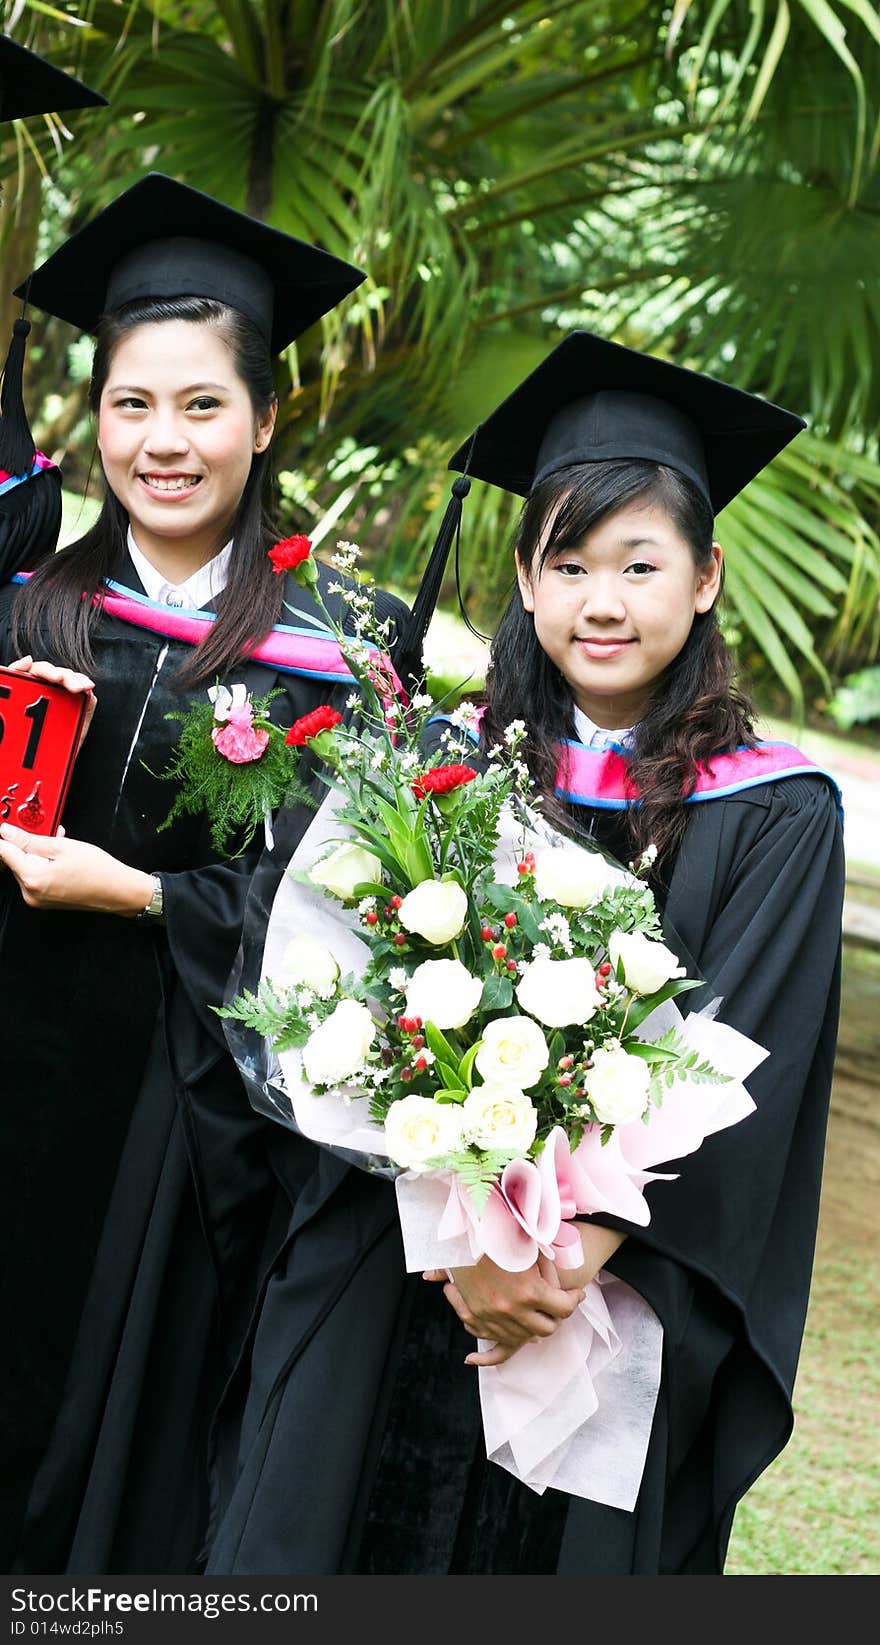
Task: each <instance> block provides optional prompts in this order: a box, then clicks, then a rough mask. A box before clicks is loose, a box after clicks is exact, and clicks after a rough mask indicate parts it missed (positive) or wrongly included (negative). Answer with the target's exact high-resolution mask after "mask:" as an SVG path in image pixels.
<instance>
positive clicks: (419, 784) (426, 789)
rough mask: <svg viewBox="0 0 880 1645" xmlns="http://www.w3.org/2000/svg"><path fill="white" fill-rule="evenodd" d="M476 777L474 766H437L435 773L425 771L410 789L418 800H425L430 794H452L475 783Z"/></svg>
mask: <svg viewBox="0 0 880 1645" xmlns="http://www.w3.org/2000/svg"><path fill="white" fill-rule="evenodd" d="M476 775H477V773H476V771H475V770H474V768H473V766H472V765H437V766H435V767H434V769H433V771H423V772H422V775H421V776H420V777H416V780H415V782H414V783H411V784H410V787H411V789H412V791H413V793H414V795H415V797H416V799H417V800H424V799H427V796H428V795H429V794H451V793H452V791H453V789H455V788H461V787H462V786H463V785H464V783H470V782H473V780H474V778H475V776H476Z"/></svg>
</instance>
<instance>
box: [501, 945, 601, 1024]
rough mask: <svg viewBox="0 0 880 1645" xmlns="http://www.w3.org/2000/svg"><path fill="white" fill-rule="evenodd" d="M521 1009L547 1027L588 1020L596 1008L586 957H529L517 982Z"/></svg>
mask: <svg viewBox="0 0 880 1645" xmlns="http://www.w3.org/2000/svg"><path fill="white" fill-rule="evenodd" d="M516 997H517V999H518V1000H519V1003H520V1005H521V1006H522V1008H523V1010H524V1011H528V1013H529V1015H530V1016H532V1017H537V1019H538V1021H539V1022H543V1023H544V1024H545V1026H546V1027H547V1028H568V1027H569V1026H571V1025H573V1024H576V1023H584V1022H589V1020H590V1018H591V1017H592V1016H593V1014H594V1012H595V1010H596V977H595V973H594V971H593V967H592V966H591V964H590V962H589V960H552V959H545V958H544V957H542V958H541V959H537V960H532V962H531V964H530V965H527V966H526V969H525V971H524V972H523V974H522V977H521V979H520V981H519V982H518V983H517V988H516Z"/></svg>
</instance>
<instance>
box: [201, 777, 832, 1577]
mask: <svg viewBox="0 0 880 1645" xmlns="http://www.w3.org/2000/svg"><path fill="white" fill-rule="evenodd" d="M581 817H582V819H584V818H586V819H587V820H589V822H590V823H591V825H592V828H593V832H594V834H595V836H596V838H597V840H598V841H599V842H600V843H603V844H605V845H606V846H607V848H608V849H610V850H616V852H617V854H618V855H625V854H626V852H625V846H623V845H622V840H621V832H620V823H619V820H616V819H615V817H614V815H613V814H609V813H608V812H595V813H584V812H582V813H581ZM842 894H843V853H842V840H841V831H840V826H839V821H838V817H837V812H836V806H835V801H834V798H833V795H832V793H831V790H830V788H829V786H828V784H827V783H826V781H825V780H824V779H823V778H822V777H821V776H818V775H817V776H808V777H797V778H788V779H785V780H784V781H779V782H776V783H772V784H767V785H763V786H761V787H756V788H754V789H750V790H748V791H746V792H744V793H741V794H737V795H733V796H729V797H726V798H716V799H713V800H711V801H708V802H700V803H698V804H695V805H693V806H692V807H691V808H690V810H689V822H688V828H687V833H686V836H685V839H684V842H683V844H682V847H681V849H680V851H679V854H678V857H677V860H676V863H675V867H674V871H673V873H672V876H671V883H670V886H669V891H668V896H667V897H666V906H665V914H666V920H667V925H668V930H669V934H670V938H671V937H672V935H673V934H674V935H675V936H676V937H677V938H678V940H679V941H680V942H683V944H684V950H685V951H686V952H687V953H688V955H689V957H690V959H691V961H692V962H693V964H695V965H696V966H697V967H698V968H699V971H700V973H701V974H702V975H704V976H705V977H706V978H707V979H708V983H707V986H706V991H705V993H704V991H702V990H701V991H700V992H695V993H694V994H693V995H692V996H690V999H691V1000H693V1001H695V1002H696V1004H697V1005H699V1004H700V1003H702V1002H703V1000H704V999H705V998H712V997H713V996H714V995H715V994H721V995H722V996H723V998H724V1005H723V1007H722V1015H723V1018H724V1020H726V1021H728V1022H730V1023H731V1024H732V1025H733V1026H734V1027H736V1028H738V1029H739V1030H741V1031H742V1032H744V1033H745V1034H747V1035H749V1036H750V1037H752V1038H754V1039H756V1040H758V1041H760V1042H761V1043H762V1044H763V1045H764V1046H766V1047H767V1048H768V1049H769V1051H770V1057H769V1058H768V1060H767V1061H766V1062H765V1063H764V1064H763V1065H762V1066H761V1067H760V1068H759V1069H758V1070H757V1071H756V1072H755V1074H753V1075H752V1076H751V1078H750V1080H749V1087H750V1090H751V1092H752V1095H753V1096H754V1099H755V1102H756V1105H757V1109H756V1112H755V1113H754V1114H752V1115H751V1116H749V1117H748V1118H747V1119H746V1120H744V1121H743V1122H741V1124H739V1125H737V1126H734V1127H732V1128H731V1129H729V1130H727V1131H723V1132H721V1133H719V1134H718V1135H717V1136H716V1137H712V1138H709V1139H708V1140H707V1141H706V1142H705V1143H704V1144H703V1147H702V1148H701V1149H700V1150H699V1151H698V1153H696V1154H695V1155H692V1156H690V1157H688V1158H687V1159H685V1160H683V1161H681V1162H679V1164H678V1169H679V1171H680V1176H679V1180H678V1181H677V1182H674V1183H657V1184H655V1185H653V1186H652V1187H649V1188H648V1190H647V1197H648V1200H649V1204H650V1206H651V1222H650V1224H649V1225H648V1227H647V1228H644V1229H643V1228H636V1227H629V1226H628V1225H627V1224H626V1223H624V1222H621V1221H619V1220H618V1219H614V1218H611V1217H596V1218H595V1219H594V1220H595V1221H597V1222H602V1223H605V1224H610V1225H613V1226H618V1227H622V1228H624V1229H626V1230H627V1232H628V1233H629V1238H628V1239H627V1240H626V1241H624V1243H623V1245H622V1246H621V1247H620V1249H619V1250H618V1251H617V1252H616V1253H615V1255H614V1257H613V1258H612V1259H611V1260H610V1262H609V1263H608V1265H607V1266H608V1268H609V1269H610V1270H611V1271H613V1272H614V1273H616V1274H618V1275H620V1276H621V1277H622V1278H623V1279H625V1280H627V1281H628V1282H629V1284H631V1285H632V1286H633V1287H635V1289H637V1290H638V1291H639V1292H640V1293H641V1294H642V1295H643V1296H644V1297H645V1298H646V1299H647V1301H648V1302H649V1303H650V1305H651V1306H652V1307H653V1308H654V1310H655V1312H656V1313H657V1314H658V1316H659V1318H660V1320H661V1321H662V1324H663V1328H664V1355H663V1372H662V1379H661V1388H660V1396H659V1399H658V1405H657V1411H656V1416H655V1420H654V1426H653V1430H652V1435H651V1441H650V1445H649V1451H648V1457H647V1462H646V1467H645V1472H644V1476H643V1480H642V1486H641V1490H640V1493H639V1498H638V1502H637V1505H636V1508H635V1510H634V1512H633V1513H631V1514H629V1513H625V1512H623V1511H622V1510H619V1509H614V1508H608V1507H605V1506H602V1505H600V1504H596V1503H593V1502H587V1501H583V1500H581V1499H577V1498H573V1497H570V1496H567V1495H565V1494H564V1493H561V1492H556V1491H553V1490H548V1491H547V1492H546V1493H545V1494H544V1495H543V1497H538V1496H537V1495H535V1493H533V1492H531V1491H529V1490H528V1489H527V1488H526V1487H525V1486H523V1485H521V1484H520V1483H519V1482H517V1481H515V1480H513V1479H512V1477H511V1476H510V1475H508V1474H507V1473H506V1472H505V1471H504V1470H502V1469H500V1468H498V1467H497V1466H496V1465H495V1464H492V1463H487V1461H486V1460H485V1451H484V1449H483V1443H482V1433H481V1428H480V1418H479V1409H478V1399H477V1385H476V1376H475V1373H474V1371H473V1370H471V1369H470V1368H467V1367H465V1366H464V1365H463V1364H462V1361H463V1359H464V1356H465V1353H466V1352H468V1351H469V1350H470V1349H471V1348H472V1346H473V1341H472V1339H471V1338H470V1337H468V1336H467V1335H466V1334H465V1333H464V1331H463V1330H462V1328H461V1327H460V1325H459V1323H458V1321H457V1319H456V1318H455V1316H454V1314H453V1312H452V1310H451V1309H450V1308H449V1307H448V1304H447V1303H446V1301H445V1298H443V1296H442V1292H441V1290H440V1288H439V1287H435V1286H432V1285H430V1286H429V1285H427V1284H426V1283H425V1282H424V1281H422V1280H421V1278H420V1277H419V1276H409V1277H407V1276H406V1275H405V1274H404V1271H403V1262H402V1254H401V1246H400V1238H399V1234H398V1229H397V1216H396V1208H395V1201H394V1195H393V1190H392V1188H391V1185H390V1184H388V1183H387V1182H385V1181H377V1180H374V1179H373V1178H371V1177H370V1176H368V1175H367V1174H366V1173H365V1172H363V1171H360V1170H358V1169H356V1168H352V1167H347V1166H345V1165H344V1164H342V1163H341V1162H340V1161H339V1160H337V1159H335V1158H332V1157H331V1156H330V1155H329V1154H327V1153H322V1155H321V1158H320V1163H319V1167H318V1169H317V1171H316V1173H315V1176H314V1177H313V1179H312V1180H311V1181H310V1183H309V1184H308V1185H307V1187H306V1188H305V1189H304V1190H302V1189H301V1190H300V1191H299V1192H298V1196H297V1199H296V1204H295V1206H294V1209H293V1214H292V1218H291V1224H290V1230H289V1237H288V1241H287V1244H286V1248H285V1251H284V1253H283V1260H280V1261H279V1262H278V1263H277V1265H276V1266H275V1268H274V1270H273V1271H272V1273H271V1275H270V1276H269V1278H268V1281H267V1284H266V1286H265V1288H264V1291H263V1296H262V1306H261V1309H260V1311H259V1313H258V1315H257V1316H256V1323H255V1328H254V1330H253V1332H252V1336H251V1338H250V1340H249V1344H248V1353H247V1354H246V1356H244V1357H243V1359H242V1362H241V1364H240V1366H239V1369H238V1372H237V1377H236V1379H235V1381H234V1382H233V1384H232V1385H231V1387H230V1390H229V1394H228V1396H227V1408H228V1407H229V1406H234V1404H235V1398H234V1396H236V1394H237V1397H238V1400H239V1401H240V1403H241V1405H242V1406H243V1421H242V1422H241V1425H240V1428H239V1426H238V1412H235V1420H233V1416H232V1415H231V1414H229V1415H228V1421H227V1430H228V1441H229V1443H228V1452H227V1455H226V1458H225V1473H224V1474H222V1475H221V1494H220V1497H219V1499H218V1500H215V1502H214V1508H213V1515H212V1529H211V1536H212V1541H211V1550H210V1555H209V1560H208V1565H207V1569H208V1571H209V1572H210V1573H211V1574H214V1575H244V1574H251V1573H262V1574H266V1575H286V1574H299V1573H305V1572H309V1573H313V1574H320V1573H339V1572H358V1571H360V1572H375V1573H379V1572H385V1573H389V1572H390V1573H393V1574H412V1573H418V1574H438V1573H444V1572H452V1573H461V1574H465V1573H471V1574H477V1573H499V1574H500V1573H510V1572H514V1573H517V1572H518V1573H522V1574H540V1573H550V1572H554V1571H557V1572H559V1573H564V1574H594V1573H595V1574H656V1573H661V1574H667V1573H678V1574H697V1573H703V1574H719V1573H721V1571H722V1570H723V1564H724V1558H725V1552H726V1547H727V1541H728V1537H729V1533H730V1527H731V1523H732V1517H733V1511H734V1508H735V1505H736V1503H737V1501H738V1500H739V1498H740V1497H741V1496H742V1495H743V1493H744V1492H745V1491H746V1490H747V1489H748V1487H749V1485H750V1484H751V1483H752V1481H753V1480H754V1479H755V1478H756V1477H757V1475H758V1474H759V1473H760V1472H761V1470H762V1469H764V1468H765V1467H766V1466H767V1464H768V1463H769V1462H770V1461H771V1460H772V1458H773V1457H774V1456H775V1455H776V1454H777V1453H778V1452H779V1450H780V1449H781V1448H782V1447H783V1446H784V1444H785V1443H786V1440H787V1438H788V1436H789V1433H790V1429H791V1423H792V1411H791V1393H792V1386H793V1381H794V1374H795V1369H796V1365H797V1358H798V1352H799V1347H800V1341H801V1336H802V1331H803V1325H804V1318H805V1312H806V1304H807V1295H808V1289H809V1281H810V1273H811V1266H812V1256H813V1248H814V1240H815V1230H816V1222H817V1212H818V1199H819V1186H820V1176H821V1166H822V1158H823V1146H824V1135H825V1126H826V1117H827V1108H828V1099H829V1092H830V1084H831V1071H832V1062H833V1056H834V1048H835V1038H836V1028H837V1014H838V996H839V962H840V926H841V906H842ZM670 1168H671V1169H675V1164H674V1163H673V1164H671V1166H670ZM222 1431H223V1430H222V1425H221V1433H222ZM236 1436H237V1442H238V1443H237V1450H235V1438H236Z"/></svg>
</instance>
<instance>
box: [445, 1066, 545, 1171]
mask: <svg viewBox="0 0 880 1645" xmlns="http://www.w3.org/2000/svg"><path fill="white" fill-rule="evenodd" d="M462 1120H463V1130H464V1134H465V1136H466V1137H467V1139H468V1141H469V1142H473V1143H476V1146H477V1147H478V1148H505V1149H507V1148H509V1149H510V1151H511V1153H517V1154H524V1153H525V1152H526V1150H527V1149H528V1148H530V1147H531V1144H532V1143H533V1142H534V1140H535V1132H536V1131H537V1129H538V1113H537V1109H536V1108H535V1106H534V1104H533V1103H532V1102H531V1100H530V1098H529V1097H527V1096H526V1094H525V1092H524V1091H520V1090H518V1089H517V1087H516V1086H515V1085H509V1084H506V1083H505V1084H503V1085H494V1084H492V1083H490V1082H489V1081H487V1083H486V1084H485V1085H475V1086H474V1088H473V1090H472V1091H471V1092H470V1093H469V1095H468V1096H467V1097H466V1098H465V1101H464V1103H463V1104H462Z"/></svg>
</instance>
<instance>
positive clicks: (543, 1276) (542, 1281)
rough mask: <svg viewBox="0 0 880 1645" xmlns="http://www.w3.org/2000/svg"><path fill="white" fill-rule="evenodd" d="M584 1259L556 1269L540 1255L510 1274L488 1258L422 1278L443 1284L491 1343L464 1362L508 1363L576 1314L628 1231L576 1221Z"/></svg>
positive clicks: (473, 1328) (471, 1327) (467, 1323)
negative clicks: (579, 1262) (599, 1273)
mask: <svg viewBox="0 0 880 1645" xmlns="http://www.w3.org/2000/svg"><path fill="white" fill-rule="evenodd" d="M574 1226H575V1227H576V1228H577V1231H578V1233H579V1235H580V1240H581V1246H582V1248H583V1253H584V1260H583V1263H582V1264H581V1265H580V1266H579V1267H577V1268H557V1267H556V1264H555V1263H554V1262H551V1261H550V1260H549V1258H547V1257H545V1256H539V1257H538V1260H537V1262H536V1263H535V1265H534V1266H533V1267H532V1268H527V1269H525V1270H524V1271H523V1272H522V1273H519V1274H514V1273H510V1272H509V1271H508V1270H507V1269H506V1268H499V1267H498V1265H497V1264H496V1263H494V1262H493V1261H492V1260H491V1258H490V1257H486V1256H483V1257H481V1258H480V1260H479V1262H476V1263H474V1265H473V1267H471V1268H454V1269H452V1270H451V1273H452V1279H450V1277H449V1273H447V1271H446V1269H444V1268H430V1269H428V1270H427V1272H426V1273H425V1274H423V1276H422V1277H423V1279H426V1280H429V1281H431V1282H432V1283H433V1284H442V1285H443V1294H444V1296H445V1297H446V1300H447V1302H448V1303H449V1304H450V1306H451V1307H452V1308H453V1309H454V1310H455V1312H456V1313H457V1315H458V1317H459V1319H460V1320H461V1322H462V1325H463V1326H464V1328H465V1330H466V1331H468V1332H469V1334H470V1335H471V1336H473V1337H482V1338H483V1340H484V1341H488V1342H490V1343H492V1345H493V1346H492V1347H490V1348H486V1349H484V1350H483V1351H482V1352H477V1351H474V1352H472V1353H470V1354H468V1355H467V1356H466V1358H465V1365H503V1364H504V1362H505V1360H508V1359H510V1358H511V1357H512V1355H513V1354H515V1353H516V1352H517V1351H518V1349H520V1348H522V1347H524V1346H525V1344H526V1343H527V1342H540V1341H542V1340H543V1339H544V1338H545V1337H551V1336H553V1334H554V1332H555V1331H558V1330H559V1327H560V1326H561V1325H564V1324H565V1321H566V1320H567V1319H570V1318H571V1316H572V1314H574V1313H576V1312H577V1310H578V1308H579V1307H580V1305H581V1303H582V1302H583V1300H584V1296H585V1295H586V1287H587V1286H588V1285H589V1283H590V1281H591V1280H593V1279H595V1277H596V1275H597V1274H598V1272H599V1269H600V1268H602V1267H603V1266H604V1264H605V1263H606V1262H607V1261H608V1258H609V1257H610V1256H612V1254H613V1253H614V1252H615V1251H616V1250H617V1248H618V1246H619V1245H621V1244H622V1242H623V1240H624V1239H625V1238H626V1235H625V1234H623V1233H620V1232H619V1231H618V1230H617V1229H615V1228H602V1227H600V1226H599V1225H598V1224H596V1223H585V1222H581V1223H575V1225H574Z"/></svg>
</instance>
